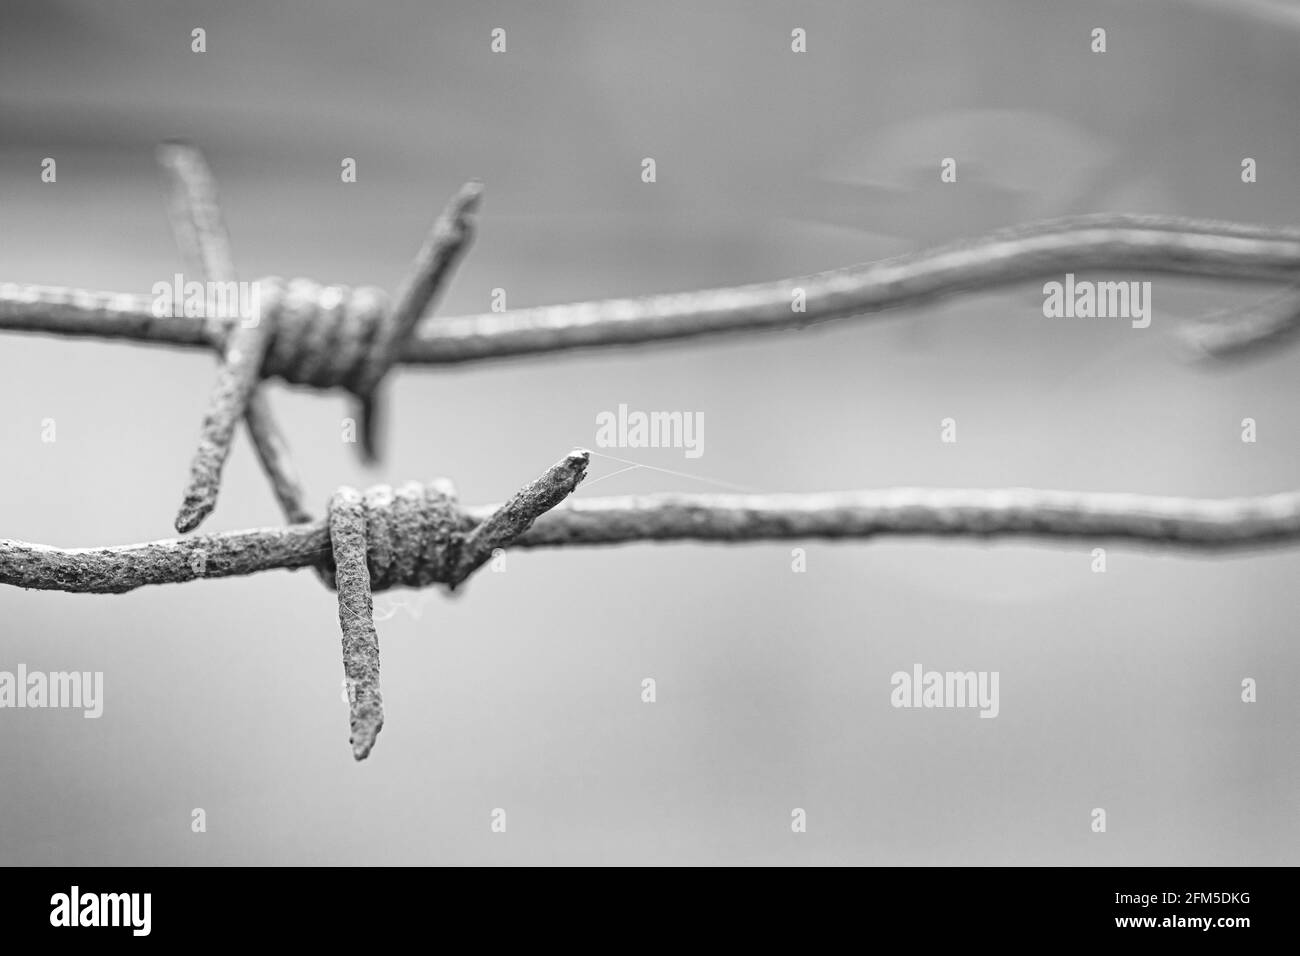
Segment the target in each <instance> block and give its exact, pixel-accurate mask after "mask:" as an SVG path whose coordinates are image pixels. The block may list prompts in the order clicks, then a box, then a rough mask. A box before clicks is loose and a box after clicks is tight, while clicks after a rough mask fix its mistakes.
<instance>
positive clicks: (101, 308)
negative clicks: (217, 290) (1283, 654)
mask: <svg viewBox="0 0 1300 956" xmlns="http://www.w3.org/2000/svg"><path fill="white" fill-rule="evenodd" d="M1089 269H1091V270H1107V269H1109V270H1116V271H1122V272H1126V273H1132V272H1144V271H1145V272H1153V273H1162V274H1170V275H1185V276H1200V277H1205V278H1218V279H1228V280H1234V281H1255V282H1277V283H1287V282H1293V281H1295V280H1296V277H1297V275H1300V229H1296V228H1293V227H1283V226H1258V225H1250V224H1242V223H1231V222H1220V221H1213V220H1201V219H1188V218H1184V217H1177V216H1150V215H1122V214H1120V215H1112V214H1096V215H1087V216H1073V217H1067V218H1062V219H1054V220H1047V221H1043V222H1037V223H1030V224H1027V225H1022V226H1017V227H1013V228H1010V229H1003V230H998V231H996V232H993V233H990V234H988V235H986V236H983V237H979V238H975V239H968V240H962V241H958V242H954V243H949V244H946V245H942V246H938V247H935V248H932V249H925V250H920V251H917V252H910V253H905V254H903V255H899V256H894V257H892V258H888V259H882V260H877V261H874V262H869V263H865V264H861V265H854V266H848V267H845V268H840V269H832V270H828V271H825V272H820V273H816V274H814V275H806V276H800V277H794V278H789V279H779V280H776V281H772V282H761V283H754V284H749V285H742V286H735V287H728V288H718V289H706V290H703V291H698V292H680V293H669V294H658V295H647V296H640V297H628V298H617V299H605V300H600V301H591V302H576V303H570V304H565V305H553V306H540V307H533V308H524V309H514V310H510V311H506V312H499V313H493V312H489V313H485V314H480V315H467V316H454V317H444V318H439V319H438V320H437V321H435V322H425V323H421V324H418V325H417V326H416V327H415V328H414V329H413V331H412V333H411V336H410V338H409V339H407V340H406V341H405V342H404V343H403V344H401V345H400V347H397V348H396V349H395V350H394V357H395V361H397V362H400V363H403V364H413V365H439V364H453V363H459V362H475V361H486V360H491V359H499V358H507V357H513V356H523V355H536V354H543V353H548V352H557V351H564V350H569V349H589V348H605V347H622V346H627V345H634V344H642V343H653V342H665V341H671V340H677V339H686V338H693V337H696V336H703V335H726V334H737V333H747V332H755V331H762V330H778V329H796V328H803V327H805V326H809V325H813V324H816V323H819V322H824V321H828V320H831V319H836V318H844V317H847V316H851V315H858V314H870V313H876V312H881V311H884V310H888V309H894V308H901V307H904V306H909V305H918V304H922V303H925V302H929V301H931V300H934V299H936V298H940V297H943V296H948V295H954V294H957V293H961V292H970V291H975V290H983V289H992V288H997V287H1000V286H1006V285H1011V284H1014V283H1017V282H1022V281H1025V280H1028V279H1034V278H1041V277H1044V276H1050V275H1053V274H1058V273H1061V272H1067V271H1074V272H1080V271H1084V270H1089ZM796 289H801V290H803V297H804V303H803V304H804V311H802V312H796V311H794V309H793V307H792V301H793V295H794V291H795V290H796ZM0 329H9V330H13V331H26V332H37V333H49V334H54V335H65V336H91V337H103V338H119V339H120V338H126V339H132V340H135V341H142V342H154V343H159V344H165V345H172V346H178V347H190V348H193V347H200V346H205V345H207V338H206V337H205V336H204V334H203V329H202V320H201V319H196V318H192V317H190V318H186V317H178V318H167V319H159V318H155V317H154V316H153V314H152V311H151V299H150V297H148V296H142V295H130V294H121V293H112V292H90V291H86V290H79V289H67V288H60V287H50V286H34V285H21V284H16V283H2V284H0Z"/></svg>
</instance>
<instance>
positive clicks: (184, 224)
mask: <svg viewBox="0 0 1300 956" xmlns="http://www.w3.org/2000/svg"><path fill="white" fill-rule="evenodd" d="M158 157H159V161H160V164H161V165H162V168H163V170H164V173H165V176H166V180H167V184H168V195H169V203H168V209H169V213H170V218H171V222H172V228H173V232H174V234H175V237H176V240H177V244H178V246H179V247H180V249H181V252H182V256H183V258H184V260H185V263H186V267H187V268H188V269H189V270H190V273H191V274H192V275H196V276H200V277H202V278H203V279H204V280H205V281H207V282H210V283H221V284H233V283H235V281H236V272H235V266H234V258H233V255H232V253H231V247H230V241H229V237H228V234H227V231H226V228H225V225H224V221H223V219H222V216H221V213H220V207H219V205H218V200H217V190H216V185H215V180H214V178H213V176H212V174H211V171H210V170H209V168H208V166H207V163H206V162H205V160H204V158H203V156H202V154H201V153H200V152H199V151H198V150H197V149H196V148H195V147H193V146H191V145H188V144H185V143H178V142H172V143H165V144H163V145H162V146H161V147H160V149H159V152H158ZM481 195H482V185H481V184H480V183H478V182H477V181H470V182H468V183H466V184H465V186H463V187H462V188H461V189H460V191H459V192H457V194H456V195H455V196H453V197H452V199H451V200H450V202H449V203H448V204H447V207H446V208H445V209H444V210H443V212H442V213H441V215H439V216H438V218H437V219H436V220H435V222H434V224H433V227H432V229H431V230H430V232H429V234H428V236H427V237H426V239H425V241H424V244H423V245H422V247H421V249H420V251H419V253H418V255H417V256H416V259H415V262H414V264H413V266H412V268H411V270H410V272H409V274H408V277H407V279H406V280H405V281H404V283H403V284H402V286H401V287H400V289H399V291H398V293H397V295H396V296H395V297H393V298H391V299H390V297H389V296H388V295H387V293H385V292H384V291H383V290H381V289H376V288H371V287H360V288H350V287H346V286H338V285H322V284H320V283H317V282H314V281H312V280H307V279H295V280H292V281H285V280H283V279H280V278H275V277H272V278H268V279H261V280H258V281H257V283H255V285H256V287H257V289H258V292H259V295H258V299H259V302H258V309H257V311H256V314H254V315H232V314H220V313H218V314H213V313H212V312H211V311H205V312H204V314H202V315H194V316H191V315H173V314H170V311H169V312H168V314H158V310H156V308H155V306H156V302H155V299H154V297H151V296H147V295H139V294H130V293H117V292H93V291H87V290H82V289H74V288H62V287H51V286H38V285H21V284H16V283H0V329H5V330H11V331H23V332H36V333H43V334H51V335H59V336H72V337H92V338H102V339H109V340H114V339H116V340H125V341H128V342H136V343H141V344H146V345H160V346H166V347H173V348H175V347H181V348H206V349H211V350H214V351H216V352H217V354H218V356H219V358H220V362H219V365H218V371H217V380H216V384H215V385H214V387H213V390H212V394H211V398H210V402H209V407H208V411H207V413H206V415H205V417H204V420H203V423H202V426H201V429H200V439H199V444H198V448H197V450H196V452H195V455H194V457H193V460H192V464H191V469H190V478H189V481H188V483H187V486H186V488H185V491H184V494H183V498H182V504H181V507H180V510H179V513H178V514H177V516H176V519H175V526H176V529H177V531H179V532H181V533H186V532H191V531H193V530H194V529H195V528H197V527H198V526H199V524H201V523H202V521H203V520H204V519H205V518H206V517H207V516H208V515H209V514H210V513H211V512H212V510H213V509H214V507H215V505H216V502H217V494H218V490H219V488H220V481H221V473H222V469H223V467H224V464H225V461H226V458H227V456H228V454H229V451H230V446H231V443H232V440H233V436H234V432H235V429H236V427H237V426H238V425H239V423H240V421H241V420H242V421H243V422H244V423H245V425H246V426H247V428H248V431H249V436H250V438H251V439H252V444H253V447H254V450H255V452H256V454H257V457H258V460H259V463H260V465H261V467H262V470H263V471H264V472H265V474H266V475H267V477H268V480H269V481H270V484H271V488H272V491H273V492H274V494H275V497H276V499H277V501H278V503H279V505H280V508H281V511H282V513H283V514H284V517H285V520H286V522H287V524H286V525H285V526H282V527H275V528H262V529H256V530H249V531H233V532H221V533H216V534H204V535H191V536H190V537H186V538H177V539H168V540H160V541H152V542H148V543H144V544H135V545H125V546H120V547H107V548H86V549H64V548H55V547H49V546H46V545H39V544H30V543H27V542H22V541H14V540H9V539H0V583H3V584H8V585H13V586H16V587H22V588H34V589H42V590H59V591H69V592H80V593H99V594H115V593H122V592H125V591H130V590H133V589H135V588H138V587H143V586H146V585H154V584H169V583H179V582H184V581H192V580H195V579H197V578H212V577H232V576H240V575H248V574H254V573H258V572H261V571H269V570H273V569H278V568H288V569H297V568H312V569H314V570H315V571H316V573H317V574H318V575H319V576H320V578H321V580H322V581H323V582H324V583H325V584H326V586H327V587H330V588H332V589H334V590H335V591H336V593H337V598H338V607H339V624H340V628H341V631H342V638H343V661H344V674H345V678H346V684H347V691H348V702H349V708H350V724H351V737H350V743H351V745H352V749H353V755H354V757H355V758H356V759H357V760H363V759H365V757H366V756H367V755H368V754H369V753H370V751H371V749H372V748H373V746H374V743H375V739H376V736H377V734H378V733H379V731H380V729H381V728H382V726H383V699H382V694H381V692H380V685H379V639H378V634H377V632H376V629H375V624H374V608H373V599H372V594H373V593H374V592H376V591H383V590H386V589H389V588H393V587H410V588H423V587H428V586H431V585H442V586H444V587H446V588H448V589H449V590H451V589H455V588H456V587H457V586H459V585H460V584H462V583H463V582H464V581H466V580H467V579H468V578H469V577H470V576H471V575H472V574H473V573H474V572H475V571H476V570H477V569H478V568H480V567H481V566H482V565H483V564H485V563H486V562H487V561H489V560H490V559H491V557H492V555H493V554H494V553H496V552H497V551H498V549H504V548H507V547H517V548H538V547H570V546H593V545H612V544H624V543H630V542H639V541H708V542H721V543H738V542H750V541H774V540H792V539H857V540H866V539H870V538H875V537H880V536H930V537H970V538H976V539H991V538H1005V537H1017V538H1028V539H1040V540H1041V539H1049V540H1062V539H1065V540H1068V539H1094V540H1115V541H1121V542H1129V543H1133V544H1139V545H1145V546H1152V547H1167V548H1174V549H1181V550H1185V551H1192V552H1199V553H1224V552H1228V551H1233V550H1241V549H1259V548H1264V547H1270V546H1280V545H1289V544H1294V543H1295V542H1297V541H1300V491H1295V492H1285V493H1280V494H1274V495H1267V496H1258V497H1243V498H1230V499H1194V498H1170V497H1161V496H1152V495H1137V494H1097V493H1087V492H1075V491H1040V490H1033V489H1025V488H1011V489H993V490H979V489H951V490H949V489H928V488H894V489H882V490H864V491H855V492H838V493H821V494H810V495H800V494H788V495H757V494H748V495H740V494H732V495H717V494H694V495H692V494H671V495H644V496H629V497H610V498H584V499H574V500H570V501H567V502H566V501H565V499H567V498H569V497H570V496H571V495H572V494H573V492H574V490H575V489H576V488H577V486H578V485H579V483H580V482H581V481H582V480H583V478H584V477H585V474H586V469H587V466H588V464H589V462H590V453H589V452H587V451H585V450H582V449H577V450H574V451H572V452H570V453H569V454H567V455H566V456H565V457H563V458H561V459H560V460H559V461H557V462H556V463H555V464H553V465H552V466H551V467H550V468H548V469H547V470H546V471H545V472H544V473H543V474H542V475H541V476H540V477H538V478H537V479H535V480H534V481H532V482H531V483H529V484H527V485H525V486H524V487H523V488H522V489H521V490H520V491H519V492H518V493H516V494H515V495H514V496H513V497H512V498H511V499H510V500H508V501H506V502H505V503H503V504H500V505H487V506H479V507H470V506H464V505H461V504H460V502H459V500H458V497H457V495H456V491H455V489H454V487H453V486H452V485H451V483H450V482H449V481H447V480H445V479H439V480H437V481H434V482H432V483H429V484H420V483H414V482H412V483H408V484H405V485H402V486H400V487H398V488H396V489H393V488H390V487H388V486H378V487H375V488H371V489H369V490H368V491H366V492H364V493H361V492H358V491H356V490H354V489H351V488H340V489H339V490H337V491H336V492H335V493H334V494H333V496H332V497H331V498H330V500H329V505H328V508H327V514H326V516H325V517H324V518H323V519H315V518H313V516H312V515H311V513H310V512H309V511H308V510H307V508H306V506H305V504H304V492H303V488H302V485H301V483H300V481H299V480H298V478H297V476H296V474H295V472H294V469H293V466H292V463H291V461H290V458H289V453H288V445H287V443H286V441H285V440H284V438H283V436H282V435H281V433H280V431H279V429H278V427H277V426H276V424H275V420H274V417H273V414H272V411H271V407H270V405H269V403H268V401H267V399H266V397H265V395H264V392H263V390H262V387H261V386H262V383H263V382H264V381H266V380H268V379H275V378H278V379H281V380H283V381H286V382H288V383H290V384H295V385H303V386H309V387H313V388H318V389H329V388H340V389H343V390H345V391H347V392H349V393H350V394H351V395H352V396H353V397H354V399H355V401H356V402H357V405H358V411H359V418H360V438H361V441H360V450H361V453H362V455H363V457H364V458H365V459H366V460H367V461H374V460H376V459H377V458H378V456H379V449H380V432H381V415H380V408H381V404H380V398H379V396H380V391H381V389H382V385H383V382H384V380H385V378H386V376H387V374H388V373H389V372H390V371H391V370H392V368H393V367H394V366H395V365H439V364H449V363H463V362H477V361H489V360H493V359H501V358H508V357H518V356H525V355H538V354H546V353H551V352H559V351H565V350H572V349H597V348H619V347H626V346H631V345H636V344H642V343H654V342H665V341H670V340H676V339H686V338H693V337H697V336H705V335H715V336H716V335H728V334H745V333H753V332H759V331H765V330H780V329H791V328H802V327H805V326H808V325H811V324H814V323H818V322H824V321H828V320H832V319H838V318H845V317H849V316H862V315H869V314H874V313H878V312H882V311H885V310H888V309H894V308H899V307H904V306H910V305H917V304H922V303H925V302H929V301H932V300H935V299H938V298H941V297H945V296H950V295H956V294H960V293H965V292H973V291H978V290H984V289H990V288H996V287H999V286H1005V285H1010V284H1014V283H1017V282H1021V281H1024V280H1027V279H1032V278H1037V277H1041V276H1044V275H1051V274H1054V273H1058V274H1059V273H1060V272H1063V271H1083V270H1086V269H1093V270H1103V269H1108V270H1120V271H1126V272H1133V271H1142V272H1151V273H1162V274H1170V275H1184V276H1198V277H1203V278H1205V277H1208V278H1220V279H1226V280H1234V281H1244V282H1272V283H1277V284H1280V285H1282V286H1283V288H1282V289H1281V290H1280V291H1279V292H1278V293H1277V294H1276V295H1274V296H1272V297H1270V298H1268V299H1266V300H1263V301H1261V302H1260V303H1259V304H1258V306H1257V307H1256V308H1253V309H1249V310H1245V311H1242V312H1237V313H1233V314H1229V315H1227V316H1223V317H1219V318H1218V319H1217V320H1216V321H1213V322H1210V321H1202V322H1201V323H1198V324H1193V325H1192V326H1190V327H1188V328H1184V329H1181V330H1180V333H1179V340H1180V342H1181V343H1182V344H1183V345H1184V346H1185V347H1187V348H1188V349H1190V350H1193V351H1195V352H1197V353H1200V354H1203V355H1208V356H1214V357H1227V356H1232V355H1237V354H1245V353H1249V352H1251V351H1253V350H1257V349H1259V348H1262V347H1267V346H1271V345H1273V344H1275V343H1278V342H1280V341H1282V340H1283V339H1285V338H1286V337H1289V336H1292V335H1294V334H1295V333H1297V332H1298V331H1300V291H1298V288H1297V276H1300V229H1294V228H1286V227H1274V226H1253V225H1244V224H1237V223H1229V222H1217V221H1206V220H1193V219H1186V218H1181V217H1168V216H1134V215H1090V216H1076V217H1070V218H1065V219H1057V220H1052V221H1047V222H1042V223H1034V224H1030V225H1025V226H1019V227H1015V228H1012V229H1006V230H1000V231H998V232H994V233H991V234H989V235H987V236H984V237H980V238H976V239H971V240H964V241H961V242H955V243H952V244H949V245H945V246H941V247H938V248H936V249H930V250H923V251H920V252H916V253H909V254H906V255H902V256H898V257H895V258H891V259H885V260H880V261H877V262H872V263H867V264H864V265H858V266H851V267H848V268H843V269H836V270H831V271H827V272H821V273H817V274H815V275H810V276H804V277H798V278H792V279H785V280H777V281H774V282H766V283H758V284H752V285H745V286H739V287H733V288H723V289H711V290H705V291H700V292H689V293H674V294H666V295H651V296H643V297H639V298H625V299H609V300H603V301H596V302H582V303H575V304H570V305H558V306H545V307H539V308H528V309H517V310H512V311H507V312H501V313H486V314H482V315H471V316H462V317H456V318H442V319H438V320H437V321H436V322H435V321H421V320H422V319H423V317H424V316H425V315H426V314H427V313H428V312H429V311H430V310H431V308H432V306H433V304H434V303H435V302H436V300H437V298H438V295H439V293H440V291H441V290H442V289H443V288H444V287H445V286H446V284H447V282H448V281H449V279H450V276H451V274H452V272H453V271H454V270H455V267H456V264H457V263H458V262H459V260H460V258H461V257H462V256H463V255H464V254H465V252H466V250H467V249H468V246H469V244H470V243H471V242H472V239H473V234H474V214H475V212H476V210H477V208H478V204H479V201H480V197H481Z"/></svg>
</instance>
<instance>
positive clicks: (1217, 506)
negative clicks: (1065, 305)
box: [0, 457, 1300, 594]
mask: <svg viewBox="0 0 1300 956" xmlns="http://www.w3.org/2000/svg"><path fill="white" fill-rule="evenodd" d="M566 460H567V459H566ZM583 460H584V461H585V457H584V458H583ZM434 487H436V486H434ZM502 507H503V506H501V505H487V506H478V507H464V506H458V508H457V510H456V517H455V520H454V526H455V530H456V531H457V532H458V533H460V534H462V535H465V534H468V533H470V532H472V531H473V529H474V528H476V527H478V526H479V525H481V524H482V523H483V522H485V521H487V520H488V519H490V518H491V516H492V515H493V514H495V513H497V512H498V511H499V510H500V509H501V508H502ZM389 537H390V539H391V538H392V537H393V536H391V535H390V536H389ZM878 537H935V538H974V539H1000V538H1010V539H1021V538H1023V539H1030V540H1034V539H1055V540H1062V541H1068V540H1074V539H1091V540H1097V541H1102V540H1110V541H1116V542H1120V543H1129V544H1135V545H1142V546H1150V547H1161V548H1172V549H1174V550H1185V551H1191V552H1199V551H1204V552H1209V553H1219V552H1229V551H1235V550H1251V549H1259V548H1265V547H1269V546H1273V545H1286V544H1292V543H1294V542H1296V541H1297V540H1300V492H1283V493H1280V494H1274V495H1263V496H1258V497H1241V498H1178V497H1165V496H1159V495H1139V494H1128V493H1111V492H1079V491H1045V490H1036V489H1029V488H1009V489H935V488H892V489H880V490H875V491H849V492H825V493H817V494H778V495H712V494H660V495H642V496H620V497H609V498H577V499H574V500H572V501H569V502H567V503H565V504H563V505H561V506H559V507H555V508H553V509H552V510H550V511H548V512H546V513H545V514H544V515H542V516H541V517H539V518H537V520H536V521H535V522H534V523H533V524H532V526H531V528H529V529H528V530H525V531H521V532H520V533H519V534H518V535H517V536H516V537H515V538H514V539H513V541H512V542H511V544H510V546H511V547H514V548H553V547H584V546H595V545H616V544H629V543H634V542H646V541H658V542H674V541H676V542H680V541H695V542H724V543H740V542H761V541H787V540H797V539H807V540H812V539H826V540H834V539H845V540H848V539H856V540H869V539H873V538H878ZM498 546H499V545H498ZM330 547H331V546H330V533H329V524H328V521H325V520H318V521H313V522H310V523H307V524H301V525H288V526H284V527H279V528H259V529H253V530H246V531H226V532H219V533H215V534H207V535H194V536H190V537H186V538H175V539H170V540H163V541H152V542H148V543H145V544H134V545H124V546H119V547H108V548H76V549H65V548H56V547H50V546H47V545H39V544H29V543H26V542H22V541H14V540H10V539H0V584H8V585H12V586H15V587H21V588H33V589H40V590H55V591H68V592H75V593H94V594H118V593H123V592H126V591H131V590H135V589H136V588H140V587H145V586H148V585H155V584H174V583H183V582H187V581H193V580H196V579H198V578H222V577H239V576H243V575H249V574H256V573H259V572H262V571H270V570H274V569H279V568H285V569H292V568H303V567H311V566H314V565H315V564H317V563H318V562H319V561H320V560H321V556H322V555H324V554H327V553H329V551H330ZM200 554H201V555H203V558H204V560H203V562H202V571H201V572H200V571H197V570H195V567H196V562H195V560H194V558H195V555H200ZM375 564H376V562H374V561H372V575H374V574H375ZM401 580H402V579H401V578H400V577H398V576H396V575H395V574H389V573H387V572H385V573H384V574H382V575H379V576H378V577H377V578H376V581H375V590H386V589H388V588H390V587H395V586H398V585H399V584H400V582H401ZM429 583H446V582H445V581H443V580H442V579H441V578H429Z"/></svg>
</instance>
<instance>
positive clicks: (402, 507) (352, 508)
mask: <svg viewBox="0 0 1300 956" xmlns="http://www.w3.org/2000/svg"><path fill="white" fill-rule="evenodd" d="M328 520H329V524H330V528H331V540H332V532H333V531H334V529H335V528H336V527H337V526H338V525H339V524H340V523H342V524H344V525H345V526H348V527H352V528H356V529H358V530H360V531H361V534H362V536H363V538H364V541H365V555H366V568H367V571H368V572H369V575H370V588H371V590H372V591H384V590H387V589H389V588H393V587H408V588H423V587H428V586H429V585H431V584H455V583H457V582H456V578H455V575H456V572H457V570H458V566H459V561H460V557H461V553H462V546H463V544H464V541H465V535H464V534H463V533H462V532H463V529H464V526H465V524H466V519H465V517H464V516H463V514H462V513H461V510H460V502H459V501H458V499H457V497H456V491H455V489H454V488H453V487H452V484H451V482H449V481H447V480H446V479H438V480H436V481H434V482H432V483H430V484H427V485H425V484H420V483H419V482H415V481H412V482H407V483H406V484H404V485H401V486H400V487H398V488H396V489H394V488H392V487H391V486H389V485H376V486H374V487H372V488H368V489H366V491H365V492H359V491H357V490H356V489H355V488H348V487H344V488H340V489H338V490H337V491H336V492H334V495H333V496H332V497H331V498H330V503H329V517H328ZM321 570H322V575H323V576H324V578H325V581H326V583H327V584H329V585H330V586H331V587H336V586H337V583H336V581H335V568H334V564H333V561H329V562H327V563H325V564H324V565H323V566H322V569H321Z"/></svg>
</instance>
